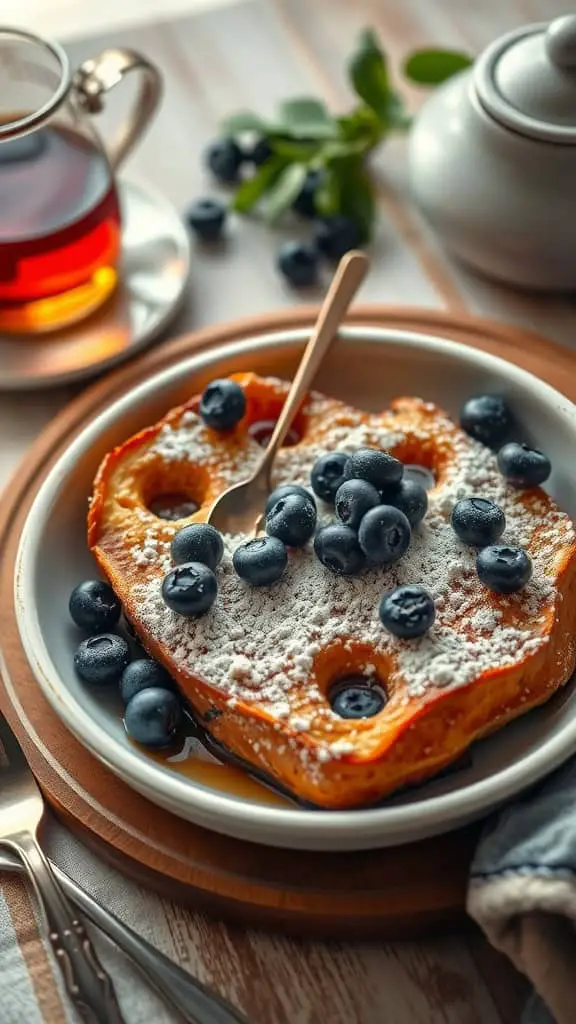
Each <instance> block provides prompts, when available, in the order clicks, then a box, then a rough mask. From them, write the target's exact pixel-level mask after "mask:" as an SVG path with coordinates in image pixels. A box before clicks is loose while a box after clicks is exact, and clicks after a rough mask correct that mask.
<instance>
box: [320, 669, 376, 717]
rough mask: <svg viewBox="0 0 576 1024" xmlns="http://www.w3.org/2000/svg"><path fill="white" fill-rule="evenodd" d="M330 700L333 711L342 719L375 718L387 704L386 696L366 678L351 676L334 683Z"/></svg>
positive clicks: (329, 695) (329, 696)
mask: <svg viewBox="0 0 576 1024" xmlns="http://www.w3.org/2000/svg"><path fill="white" fill-rule="evenodd" d="M328 700H329V701H330V706H331V708H332V711H334V713H335V714H336V715H339V716H340V718H373V716H374V715H377V714H378V712H379V711H382V708H383V707H384V705H385V704H386V695H385V694H384V691H383V690H382V689H381V688H380V687H379V686H373V685H371V684H370V683H369V682H368V680H367V679H365V678H364V676H349V677H348V678H347V679H340V680H338V682H336V683H334V685H333V686H332V687H331V689H330V692H329V694H328Z"/></svg>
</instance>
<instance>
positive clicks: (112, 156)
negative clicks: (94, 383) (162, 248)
mask: <svg viewBox="0 0 576 1024" xmlns="http://www.w3.org/2000/svg"><path fill="white" fill-rule="evenodd" d="M134 68H137V69H139V70H140V71H142V72H143V73H144V74H143V79H142V84H141V91H140V96H139V101H138V104H137V108H136V113H135V115H133V116H132V118H131V119H130V122H129V123H128V124H127V125H126V126H124V127H123V129H122V130H121V132H120V134H119V136H118V138H117V139H116V140H115V142H113V144H112V146H111V147H110V150H109V152H107V151H106V150H105V148H104V146H103V144H102V142H101V141H100V138H99V137H98V135H97V134H96V132H95V130H94V128H93V126H92V124H91V121H90V119H89V117H87V116H86V115H87V113H92V112H96V111H98V110H99V109H101V105H102V100H101V96H102V94H103V93H104V92H105V91H106V90H107V89H108V88H110V87H111V85H114V84H116V82H117V81H119V80H120V79H121V78H122V76H123V75H124V74H125V73H126V72H127V71H129V70H132V69H134ZM159 96H160V84H159V75H158V72H157V71H156V70H155V69H154V68H153V67H152V66H151V65H149V64H148V62H146V61H145V60H144V59H143V58H141V57H139V56H138V55H136V54H134V53H132V52H131V51H124V50H108V51H105V52H104V53H103V54H101V55H100V56H99V57H97V58H94V59H93V60H90V61H87V62H85V64H83V65H82V67H81V68H80V69H79V71H78V72H77V73H76V75H75V76H74V78H73V79H71V77H70V74H69V70H68V62H67V58H66V55H65V54H64V52H63V51H62V50H61V48H60V47H59V46H58V45H57V44H54V43H47V42H44V41H43V40H39V39H37V38H36V37H35V36H31V35H27V34H26V33H24V32H20V31H16V30H14V31H12V30H8V29H0V331H6V332H15V333H21V334H32V333H36V332H39V331H49V330H54V329H55V328H59V327H62V326H65V325H66V324H68V323H71V322H73V321H75V320H78V319H80V318H81V317H83V316H86V315H87V314H88V313H90V312H92V311H93V310H95V309H96V308H97V307H98V306H100V305H101V303H102V302H103V301H104V300H105V299H106V298H107V297H108V296H109V295H110V294H111V293H112V292H113V291H114V288H115V286H116V283H117V280H118V274H119V269H118V267H119V260H120V252H121V214H120V206H119V200H118V194H117V190H116V183H115V180H114V169H115V168H116V167H117V166H118V164H119V162H120V160H121V159H123V157H124V156H125V155H126V153H127V152H128V150H129V149H130V148H131V146H132V145H133V143H134V142H135V141H136V139H137V137H138V136H139V135H140V133H141V131H142V128H143V127H144V125H145V123H147V122H148V120H149V119H150V116H151V114H152V113H153V111H154V109H155V107H156V105H157V103H158V99H159ZM10 102H12V103H14V104H15V103H16V102H18V106H17V107H16V106H13V107H12V108H11V109H8V104H9V103H10Z"/></svg>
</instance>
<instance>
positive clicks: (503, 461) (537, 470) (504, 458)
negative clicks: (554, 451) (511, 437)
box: [498, 441, 552, 488]
mask: <svg viewBox="0 0 576 1024" xmlns="http://www.w3.org/2000/svg"><path fill="white" fill-rule="evenodd" d="M498 469H499V470H500V472H501V473H502V476H503V477H505V478H506V480H507V481H508V483H509V484H512V486H513V487H519V488H523V487H538V485H539V484H543V483H544V481H545V480H547V479H548V477H549V476H550V473H551V472H552V466H551V465H550V459H549V458H548V456H547V455H544V452H541V451H539V450H538V448H529V447H528V445H527V444H517V443H516V441H511V442H510V444H505V445H504V447H503V448H501V449H500V451H499V452H498Z"/></svg>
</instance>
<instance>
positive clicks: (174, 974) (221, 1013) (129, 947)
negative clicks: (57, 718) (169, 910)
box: [0, 715, 249, 1024]
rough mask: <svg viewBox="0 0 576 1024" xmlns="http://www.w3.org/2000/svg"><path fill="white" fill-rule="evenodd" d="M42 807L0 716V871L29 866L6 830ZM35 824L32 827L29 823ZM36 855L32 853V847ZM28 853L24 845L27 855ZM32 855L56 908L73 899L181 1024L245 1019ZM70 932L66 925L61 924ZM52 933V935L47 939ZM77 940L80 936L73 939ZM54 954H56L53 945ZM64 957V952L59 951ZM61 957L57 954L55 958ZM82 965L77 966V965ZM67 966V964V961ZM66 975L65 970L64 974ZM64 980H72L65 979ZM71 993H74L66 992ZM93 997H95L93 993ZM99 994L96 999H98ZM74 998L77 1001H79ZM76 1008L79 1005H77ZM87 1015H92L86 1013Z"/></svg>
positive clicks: (116, 1018)
mask: <svg viewBox="0 0 576 1024" xmlns="http://www.w3.org/2000/svg"><path fill="white" fill-rule="evenodd" d="M43 812H44V802H43V800H42V796H41V793H40V790H39V789H38V786H37V783H36V780H35V778H34V776H33V774H32V772H31V770H30V767H29V765H28V762H27V761H26V759H25V757H24V753H23V751H22V748H21V747H20V745H19V744H18V742H17V740H16V737H15V736H14V734H13V732H12V730H11V729H10V726H9V725H8V723H7V722H6V720H5V719H4V718H3V717H2V715H0V844H1V843H2V842H4V843H6V844H7V845H8V846H9V847H10V850H11V851H12V850H14V851H15V852H14V853H12V852H8V849H6V848H5V849H0V870H2V869H3V868H4V869H7V870H10V871H19V872H21V873H26V872H27V871H28V865H27V864H26V862H25V861H24V860H23V859H21V857H20V856H19V855H18V850H19V846H18V844H17V843H13V836H12V834H11V833H13V832H15V833H16V836H17V838H18V840H20V839H21V837H22V835H23V833H25V832H26V829H29V828H30V827H31V825H33V822H36V821H39V820H40V818H41V817H42V814H43ZM33 827H34V828H35V827H36V826H35V825H33ZM38 850H39V851H40V856H39V858H37V856H36V855H37V851H38ZM29 853H30V850H29V844H28V849H27V854H29ZM32 857H33V858H34V867H35V868H36V870H37V868H38V859H39V860H40V862H41V865H42V868H43V869H44V870H45V872H46V873H47V874H48V875H49V878H50V879H51V882H52V884H50V883H49V885H50V889H51V892H53V891H54V888H55V889H56V890H57V892H59V893H60V899H59V904H58V906H59V908H60V907H61V906H62V901H64V904H65V905H66V904H67V902H68V900H70V901H71V902H72V903H74V904H75V906H76V907H78V909H79V910H81V911H82V913H83V914H84V915H85V916H86V917H87V918H89V920H90V921H92V922H93V924H95V925H97V926H98V928H100V930H101V931H103V932H104V933H105V934H106V935H107V936H108V937H109V938H110V939H111V940H112V941H113V942H114V943H116V945H117V946H118V947H119V948H120V949H121V950H123V952H124V953H125V954H126V955H127V956H128V958H129V959H130V960H131V961H132V962H133V963H134V965H135V966H136V967H137V968H138V970H139V971H140V972H141V974H142V975H143V976H144V978H145V980H146V981H147V982H148V984H149V985H151V986H152V988H153V989H154V990H155V991H156V992H157V993H158V995H159V996H160V997H161V999H163V1001H164V1002H165V1003H166V1004H167V1005H168V1006H170V1007H171V1008H172V1009H173V1010H175V1011H176V1013H177V1014H179V1015H180V1017H181V1019H182V1020H183V1021H185V1022H186V1024H249V1021H248V1020H247V1018H246V1017H245V1016H244V1015H243V1014H241V1013H240V1012H239V1011H238V1010H235V1009H234V1007H232V1006H231V1005H230V1004H229V1003H228V1002H226V1001H225V1000H224V999H221V998H220V997H219V996H217V995H216V994H215V993H213V992H211V991H210V990H209V989H207V988H206V987H205V986H204V985H202V983H201V982H200V981H198V980H197V979H196V978H194V977H193V976H192V975H191V974H188V973H187V972H186V971H184V970H183V969H182V968H181V967H179V966H178V965H177V964H175V963H173V962H172V961H171V960H169V959H168V957H166V956H164V954H163V953H161V952H160V951H159V950H157V949H155V948H154V947H153V946H151V945H150V943H148V942H146V940H145V939H143V938H141V937H140V936H139V935H137V934H136V932H134V931H133V930H132V929H131V928H130V927H129V926H128V925H126V924H124V923H123V922H122V921H120V919H119V918H117V917H115V915H114V914H112V913H111V911H109V910H107V909H106V908H105V907H102V906H101V905H100V904H99V903H97V902H96V900H95V899H93V898H92V896H90V895H89V894H88V893H87V892H86V891H85V890H84V889H82V888H81V887H80V886H79V885H77V883H76V882H74V881H73V880H72V879H71V878H70V877H69V876H68V875H66V874H65V873H64V872H63V871H61V869H60V868H58V867H57V865H55V864H54V863H52V862H51V861H49V860H48V858H47V857H46V855H45V854H44V853H43V852H42V851H41V850H40V848H39V847H37V844H36V841H35V840H34V841H33V843H32ZM72 919H73V915H71V914H68V915H67V922H68V923H70V925H72V923H73V920H72ZM74 924H75V931H74V933H73V934H71V935H70V936H69V938H68V939H67V941H68V943H69V944H70V943H71V944H72V946H73V947H74V948H73V949H71V952H72V953H73V955H74V956H75V955H76V954H77V949H78V946H80V947H81V955H82V952H83V953H84V955H86V953H87V956H88V958H89V960H88V963H89V965H91V966H93V967H94V968H96V972H95V977H97V978H98V986H99V988H100V989H101V991H100V992H98V991H95V990H94V989H92V990H91V991H92V994H93V995H94V996H95V1001H96V1002H98V1001H100V1002H101V998H102V999H104V1003H103V1004H102V1005H103V1010H102V1012H103V1013H104V1017H103V1018H102V1019H103V1022H104V1024H114V1022H117V1024H122V1021H123V1018H122V1016H121V1014H120V1009H119V1007H118V1004H117V1002H116V999H115V996H114V991H113V988H112V984H111V981H110V979H109V977H108V975H107V974H106V972H105V971H104V969H103V967H102V966H101V964H100V963H99V961H98V959H97V957H96V953H95V952H94V950H93V948H92V944H91V943H90V940H89V938H88V936H87V935H86V933H85V931H84V929H83V926H82V923H81V922H79V921H78V920H77V919H75V922H74ZM51 930H52V929H51ZM64 930H67V931H70V929H64ZM54 935H55V933H54V932H53V934H52V935H51V939H53V936H54ZM78 939H79V940H80V941H78ZM53 941H54V944H55V946H56V947H57V946H58V945H59V942H60V940H59V937H58V936H55V939H53ZM55 951H56V955H57V958H58V953H57V948H56V950H55ZM64 955H65V957H66V956H67V953H65V954H64ZM59 959H60V960H61V959H62V958H61V957H60V958H59ZM82 966H83V964H82V965H81V967H82ZM66 967H67V965H66ZM64 976H65V979H66V977H67V976H66V972H65V973H64ZM67 980H71V978H68V979H67ZM71 994H72V995H73V996H74V995H75V994H76V993H74V992H72V993H71ZM96 997H98V998H96ZM100 997H101V998H100ZM78 1002H79V1000H78ZM78 1008H79V1009H81V1012H82V1011H84V1006H82V1007H80V1006H78ZM90 1014H91V1015H92V1016H90ZM84 1015H85V1017H86V1019H87V1020H91V1019H98V1020H100V1018H99V1017H98V1018H95V1016H94V1013H93V1011H92V1010H91V1008H89V1009H88V1010H86V1011H85V1012H84Z"/></svg>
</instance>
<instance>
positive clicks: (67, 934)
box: [7, 832, 125, 1024]
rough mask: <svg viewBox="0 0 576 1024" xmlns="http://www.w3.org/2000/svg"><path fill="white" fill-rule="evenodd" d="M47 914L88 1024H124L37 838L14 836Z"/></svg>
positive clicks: (107, 981)
mask: <svg viewBox="0 0 576 1024" xmlns="http://www.w3.org/2000/svg"><path fill="white" fill-rule="evenodd" d="M7 845H10V846H11V847H12V849H13V850H15V851H16V852H17V853H18V854H19V855H20V859H21V861H22V863H23V864H24V867H25V868H26V871H27V872H28V877H29V878H30V881H31V882H32V884H33V886H34V889H35V891H36V894H37V896H38V899H39V901H40V903H41V905H42V907H43V909H44V912H45V914H46V919H47V923H48V936H49V939H50V943H51V945H52V948H53V950H54V954H55V956H56V961H57V963H58V966H59V967H60V970H61V971H62V974H63V976H64V982H65V985H66V989H67V991H68V994H69V996H70V998H71V1000H72V1002H73V1003H74V1005H75V1007H76V1009H77V1010H78V1012H79V1014H80V1016H81V1017H82V1018H83V1020H85V1021H86V1024H125V1020H124V1017H123V1016H122V1013H121V1012H120V1007H119V1006H118V1002H117V1000H116V994H115V992H114V987H113V985H112V981H111V980H110V977H109V975H108V974H107V973H106V971H105V970H104V968H103V967H102V965H101V963H100V961H99V959H98V957H97V955H96V953H95V951H94V948H93V946H92V943H91V941H90V939H89V937H88V935H87V933H86V930H85V928H84V926H83V924H82V922H81V921H80V920H79V919H78V917H77V916H75V914H74V913H73V911H72V907H71V906H70V903H69V902H68V900H67V898H66V896H65V895H64V893H63V891H62V889H61V888H60V885H59V884H58V882H57V880H56V878H55V876H54V873H53V871H52V868H51V866H50V863H49V862H48V860H47V858H46V857H45V856H44V853H43V852H42V850H41V848H40V846H39V844H38V842H37V840H36V837H35V836H33V835H32V833H30V832H21V833H19V834H18V835H17V836H12V837H11V838H10V842H9V843H8V844H7Z"/></svg>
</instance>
